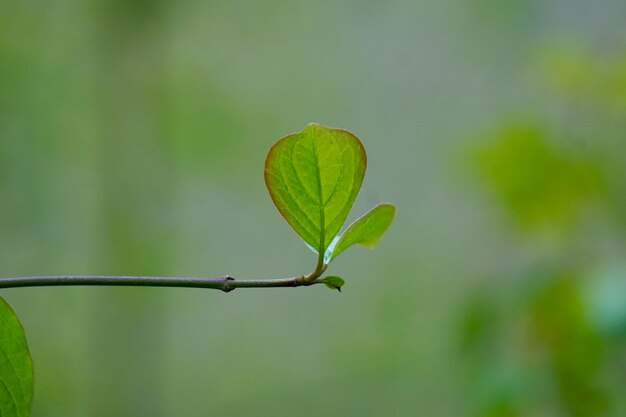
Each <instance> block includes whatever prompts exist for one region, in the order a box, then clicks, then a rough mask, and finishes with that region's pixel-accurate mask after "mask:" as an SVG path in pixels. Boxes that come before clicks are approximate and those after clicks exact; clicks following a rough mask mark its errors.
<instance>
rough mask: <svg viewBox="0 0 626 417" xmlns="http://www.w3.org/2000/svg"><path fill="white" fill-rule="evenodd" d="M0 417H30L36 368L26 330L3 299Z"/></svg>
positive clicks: (0, 307) (0, 315) (0, 301)
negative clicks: (25, 334)
mask: <svg viewBox="0 0 626 417" xmlns="http://www.w3.org/2000/svg"><path fill="white" fill-rule="evenodd" d="M0 382H2V383H1V384H0V416H2V417H27V416H28V415H29V414H30V403H31V401H32V398H33V364H32V360H31V358H30V353H29V351H28V345H27V344H26V337H25V336H24V329H23V328H22V325H21V324H20V322H19V320H18V318H17V316H16V315H15V312H14V311H13V309H12V308H11V307H10V306H9V305H8V304H7V302H6V301H4V299H3V298H2V297H0Z"/></svg>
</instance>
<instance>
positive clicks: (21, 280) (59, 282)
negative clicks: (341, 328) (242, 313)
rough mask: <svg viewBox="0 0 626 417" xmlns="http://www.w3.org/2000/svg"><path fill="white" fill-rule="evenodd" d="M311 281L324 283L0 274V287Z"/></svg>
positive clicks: (225, 286) (277, 282)
mask: <svg viewBox="0 0 626 417" xmlns="http://www.w3.org/2000/svg"><path fill="white" fill-rule="evenodd" d="M311 275H312V274H311ZM307 277H309V276H307ZM314 284H323V282H321V281H319V280H318V279H317V277H315V278H312V279H305V277H304V276H299V277H290V278H278V279H249V280H237V279H235V278H233V277H231V276H230V275H225V276H223V277H219V278H200V277H145V276H110V275H42V276H29V277H6V278H0V289H3V288H20V287H48V286H68V285H100V286H103V285H106V286H134V287H178V288H181V287H182V288H205V289H215V290H222V291H224V292H230V291H232V290H234V289H235V288H276V287H300V286H309V285H314Z"/></svg>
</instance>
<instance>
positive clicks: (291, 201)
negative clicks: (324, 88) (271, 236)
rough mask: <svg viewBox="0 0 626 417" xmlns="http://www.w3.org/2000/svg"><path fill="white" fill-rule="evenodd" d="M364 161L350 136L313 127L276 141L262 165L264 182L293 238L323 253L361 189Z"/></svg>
mask: <svg viewBox="0 0 626 417" xmlns="http://www.w3.org/2000/svg"><path fill="white" fill-rule="evenodd" d="M366 165H367V158H366V155H365V149H364V148H363V144H361V141H360V140H359V139H358V138H357V137H356V136H355V135H354V134H352V133H350V132H348V131H346V130H342V129H332V128H328V127H324V126H320V125H318V124H310V125H308V126H307V127H306V128H305V129H304V130H303V131H302V132H299V133H293V134H291V135H287V136H285V137H283V138H282V139H280V140H279V141H278V142H276V144H274V146H272V148H271V149H270V151H269V153H268V155H267V159H266V160H265V183H266V185H267V189H268V190H269V193H270V196H271V197H272V200H273V201H274V204H275V205H276V207H277V208H278V210H279V211H280V213H281V214H282V216H283V217H284V218H285V219H286V220H287V223H289V225H290V226H291V227H292V228H293V230H295V231H296V233H297V234H298V235H299V236H300V237H301V238H302V240H304V241H305V242H306V243H307V244H308V245H309V246H310V247H311V248H313V249H314V250H315V251H316V252H317V253H321V254H323V253H324V252H325V251H326V248H327V247H328V246H329V244H330V242H331V241H332V240H333V238H334V237H335V235H336V234H337V233H338V232H339V230H340V229H341V226H343V223H344V222H345V220H346V217H347V216H348V212H349V211H350V208H351V207H352V204H353V203H354V200H355V198H356V196H357V194H358V192H359V190H360V188H361V184H362V182H363V176H364V175H365V167H366Z"/></svg>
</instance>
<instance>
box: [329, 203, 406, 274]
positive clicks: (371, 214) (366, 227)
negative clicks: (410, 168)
mask: <svg viewBox="0 0 626 417" xmlns="http://www.w3.org/2000/svg"><path fill="white" fill-rule="evenodd" d="M395 213H396V207H395V206H394V205H393V204H389V203H383V204H379V205H378V206H376V207H374V208H373V209H371V210H370V211H368V212H367V213H366V214H364V215H363V216H361V217H360V218H359V219H358V220H356V221H355V222H354V223H352V224H351V225H350V226H349V227H348V228H347V229H346V231H345V232H343V234H342V235H341V237H339V238H338V239H337V240H336V243H334V244H333V245H331V247H330V248H329V252H330V253H329V254H328V256H327V258H328V262H330V260H332V259H333V258H334V257H336V256H337V255H339V254H340V253H341V252H343V251H344V250H346V249H347V248H349V247H350V246H352V245H357V244H358V245H363V246H367V247H369V248H373V247H374V246H376V243H378V240H379V239H380V237H381V236H382V235H383V233H385V231H386V230H387V228H388V227H389V226H390V225H391V222H392V221H393V217H394V215H395Z"/></svg>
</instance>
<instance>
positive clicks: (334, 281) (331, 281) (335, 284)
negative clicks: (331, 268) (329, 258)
mask: <svg viewBox="0 0 626 417" xmlns="http://www.w3.org/2000/svg"><path fill="white" fill-rule="evenodd" d="M321 281H322V282H323V283H324V285H326V286H327V287H328V288H330V289H331V290H337V291H339V292H341V287H343V285H344V284H345V283H346V282H345V281H344V280H343V278H341V277H338V276H336V275H330V276H328V277H324V278H322V279H321Z"/></svg>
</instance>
